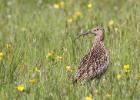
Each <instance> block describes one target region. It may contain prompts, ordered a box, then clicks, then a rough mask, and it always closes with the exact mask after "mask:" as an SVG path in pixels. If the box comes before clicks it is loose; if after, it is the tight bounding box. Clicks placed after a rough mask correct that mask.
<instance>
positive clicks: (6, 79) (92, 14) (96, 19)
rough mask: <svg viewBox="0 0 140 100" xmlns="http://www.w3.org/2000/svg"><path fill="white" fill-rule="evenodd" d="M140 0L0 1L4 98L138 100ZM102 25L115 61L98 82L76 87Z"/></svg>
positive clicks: (0, 68) (1, 89) (1, 88)
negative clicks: (94, 31)
mask: <svg viewBox="0 0 140 100" xmlns="http://www.w3.org/2000/svg"><path fill="white" fill-rule="evenodd" d="M139 10H140V1H139V0H64V1H59V0H0V99H1V100H92V99H93V100H139V99H140V91H139V90H140V84H139V82H140V81H139V80H140V63H139V59H140V11H139ZM96 26H102V27H104V29H105V46H106V48H107V49H108V50H109V55H110V64H109V68H108V70H107V72H106V73H105V74H104V76H103V77H102V78H101V82H100V84H99V86H98V87H95V82H94V80H93V81H92V83H91V87H88V86H87V84H85V85H81V84H77V85H76V86H74V85H73V84H72V80H73V77H74V74H75V72H76V68H77V65H78V63H79V61H80V59H81V58H82V57H83V56H84V55H85V54H86V53H87V52H88V51H89V49H90V48H91V45H92V42H93V40H94V36H92V35H89V36H86V37H81V38H79V39H76V38H77V36H78V35H79V33H80V32H81V31H87V30H89V29H91V28H93V27H96Z"/></svg>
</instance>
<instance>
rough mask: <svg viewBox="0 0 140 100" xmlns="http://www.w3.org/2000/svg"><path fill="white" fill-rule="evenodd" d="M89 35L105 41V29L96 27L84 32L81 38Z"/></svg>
mask: <svg viewBox="0 0 140 100" xmlns="http://www.w3.org/2000/svg"><path fill="white" fill-rule="evenodd" d="M87 34H94V35H95V36H96V37H97V38H99V39H100V40H103V39H104V29H103V28H102V27H95V28H92V29H91V30H89V31H87V32H82V33H81V34H80V36H83V35H87Z"/></svg>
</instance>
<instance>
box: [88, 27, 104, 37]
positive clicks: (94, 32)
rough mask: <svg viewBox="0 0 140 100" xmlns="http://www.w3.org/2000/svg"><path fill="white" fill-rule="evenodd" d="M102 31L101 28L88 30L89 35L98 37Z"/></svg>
mask: <svg viewBox="0 0 140 100" xmlns="http://www.w3.org/2000/svg"><path fill="white" fill-rule="evenodd" d="M103 32H104V29H103V28H102V27H95V28H93V29H91V30H90V33H92V34H95V35H100V34H103Z"/></svg>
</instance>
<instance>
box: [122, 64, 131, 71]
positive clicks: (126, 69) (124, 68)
mask: <svg viewBox="0 0 140 100" xmlns="http://www.w3.org/2000/svg"><path fill="white" fill-rule="evenodd" d="M123 70H124V72H126V73H127V72H129V71H130V70H129V65H128V64H126V65H124V66H123Z"/></svg>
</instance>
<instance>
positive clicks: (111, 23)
mask: <svg viewBox="0 0 140 100" xmlns="http://www.w3.org/2000/svg"><path fill="white" fill-rule="evenodd" d="M113 25H114V21H113V20H112V19H111V20H110V21H109V22H108V26H109V27H112V26H113Z"/></svg>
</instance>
